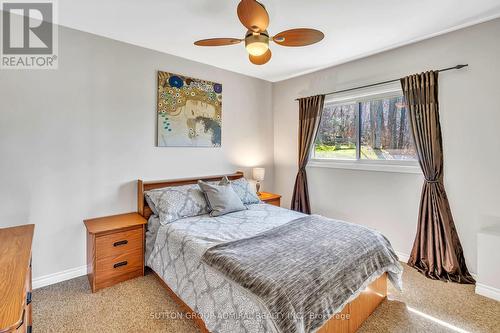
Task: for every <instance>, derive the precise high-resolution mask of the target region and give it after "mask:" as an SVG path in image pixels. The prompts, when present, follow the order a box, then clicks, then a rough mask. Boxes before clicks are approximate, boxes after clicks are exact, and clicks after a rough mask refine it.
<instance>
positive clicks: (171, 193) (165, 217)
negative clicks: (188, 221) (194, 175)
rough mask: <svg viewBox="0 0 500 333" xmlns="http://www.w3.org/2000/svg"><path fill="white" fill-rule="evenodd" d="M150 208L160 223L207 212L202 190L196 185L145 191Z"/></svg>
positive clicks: (207, 208)
mask: <svg viewBox="0 0 500 333" xmlns="http://www.w3.org/2000/svg"><path fill="white" fill-rule="evenodd" d="M144 194H145V196H146V198H147V201H148V205H149V203H150V202H151V203H152V204H153V206H154V207H151V205H150V208H151V210H152V211H153V212H156V213H158V216H159V217H160V223H161V224H167V223H170V222H173V221H175V220H178V219H181V218H183V217H191V216H197V215H202V214H207V213H208V212H209V207H208V204H207V201H206V200H205V196H204V194H203V192H202V191H201V190H200V188H199V187H198V185H196V184H191V185H182V186H172V187H165V188H160V189H156V190H150V191H146V192H145V193H144Z"/></svg>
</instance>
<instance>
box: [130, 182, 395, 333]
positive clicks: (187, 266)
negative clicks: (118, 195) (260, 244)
mask: <svg viewBox="0 0 500 333" xmlns="http://www.w3.org/2000/svg"><path fill="white" fill-rule="evenodd" d="M225 176H227V177H228V179H230V180H233V181H235V180H237V179H240V178H242V177H243V173H241V172H237V173H234V174H230V175H225ZM221 177H222V176H210V177H201V178H200V177H198V178H189V179H180V180H168V181H148V182H144V181H141V180H139V181H138V212H139V213H140V214H141V215H142V216H144V217H145V218H146V219H148V232H147V234H146V247H145V248H146V253H145V259H146V265H147V266H148V267H150V268H151V269H152V271H153V272H154V274H155V275H156V276H157V278H158V279H159V280H160V281H161V283H162V284H163V285H164V286H165V289H166V290H167V291H168V293H169V294H170V295H171V296H172V297H173V299H174V300H175V301H176V302H177V303H178V304H179V305H180V306H181V308H182V309H183V310H184V311H185V312H186V313H188V314H189V318H192V319H194V320H195V321H196V323H197V325H198V327H199V328H200V330H201V331H202V332H221V333H224V332H284V331H288V330H284V329H283V326H282V325H281V326H280V321H281V322H282V321H283V320H284V319H283V318H277V317H276V316H273V315H274V314H275V312H273V311H270V307H269V303H266V302H264V301H263V299H262V297H259V296H258V295H256V294H255V293H254V292H252V290H251V289H250V288H248V287H247V286H245V285H244V284H242V283H241V282H238V281H237V280H235V279H233V278H230V277H229V276H228V275H227V274H225V273H224V272H223V270H222V269H218V268H217V267H216V266H215V267H214V265H210V264H208V263H207V261H206V260H204V259H206V258H205V257H206V254H207V253H208V252H209V250H212V249H216V248H218V247H220V246H225V245H226V244H232V243H234V242H237V241H240V240H247V239H252V238H254V237H255V236H256V235H262V234H267V233H271V232H273V231H276V230H280V229H279V228H288V226H289V225H291V223H292V222H294V221H298V220H300V219H303V218H306V216H305V215H304V214H302V213H298V212H294V211H291V210H287V209H284V208H280V207H275V206H272V205H268V204H263V203H257V204H251V205H248V206H247V209H246V210H243V211H239V212H234V213H230V214H227V215H223V216H219V217H210V216H209V215H207V214H203V215H199V216H191V217H186V218H181V219H178V220H176V221H174V222H172V223H168V224H166V225H162V224H160V222H159V218H158V216H156V215H154V214H153V212H152V210H151V208H150V207H149V205H148V203H147V201H146V200H145V198H144V193H145V192H146V191H149V190H153V189H159V188H165V187H172V186H181V185H187V184H195V183H196V182H197V181H198V180H204V181H207V182H216V181H218V180H220V179H221ZM230 250H231V249H230ZM396 266H397V264H396ZM396 266H394V267H391V269H390V271H388V272H385V271H384V272H377V274H376V276H375V275H373V276H372V277H371V278H370V279H369V280H367V281H366V288H364V287H365V286H363V289H362V290H360V291H358V292H353V294H352V295H351V297H349V298H348V299H346V300H345V302H344V303H343V305H344V306H343V307H342V308H340V309H339V311H338V312H336V313H332V314H331V315H328V317H327V318H326V319H323V320H322V321H321V326H320V327H318V325H316V326H313V327H314V329H312V330H309V329H308V330H306V331H316V332H320V333H331V332H355V331H356V330H357V329H358V328H359V327H360V326H361V324H362V323H363V321H364V320H366V318H368V316H369V315H370V314H371V313H372V312H373V311H374V310H375V309H376V308H377V306H378V305H379V304H380V303H381V302H382V301H383V300H384V299H385V298H386V295H387V280H388V273H389V274H391V276H392V277H394V276H396V275H398V274H399V278H400V273H401V272H400V271H398V270H399V269H400V268H399V267H396ZM293 320H296V318H292V319H285V321H293ZM297 327H299V328H298V330H296V331H302V330H301V328H300V326H297ZM293 328H294V329H295V328H296V327H295V326H294V327H293Z"/></svg>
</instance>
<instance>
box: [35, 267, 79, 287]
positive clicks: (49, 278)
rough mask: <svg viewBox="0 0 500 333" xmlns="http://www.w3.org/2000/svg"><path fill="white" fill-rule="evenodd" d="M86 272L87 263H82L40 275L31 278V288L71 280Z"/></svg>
mask: <svg viewBox="0 0 500 333" xmlns="http://www.w3.org/2000/svg"><path fill="white" fill-rule="evenodd" d="M86 274H87V265H83V266H80V267H75V268H70V269H67V270H65V271H61V272H57V273H52V274H48V275H44V276H40V277H38V278H36V279H33V289H37V288H41V287H45V286H48V285H51V284H55V283H58V282H62V281H66V280H71V279H74V278H76V277H79V276H82V275H86Z"/></svg>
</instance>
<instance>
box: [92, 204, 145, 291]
mask: <svg viewBox="0 0 500 333" xmlns="http://www.w3.org/2000/svg"><path fill="white" fill-rule="evenodd" d="M83 222H84V223H85V226H86V227H87V273H88V278H89V282H90V286H91V288H92V292H96V291H98V290H99V289H103V288H106V287H110V286H112V285H114V284H116V283H118V282H122V281H125V280H128V279H132V278H135V277H138V276H142V275H144V232H145V230H144V229H145V224H146V223H147V221H146V219H144V218H143V217H142V216H141V215H139V214H137V213H128V214H120V215H113V216H106V217H100V218H96V219H90V220H85V221H83Z"/></svg>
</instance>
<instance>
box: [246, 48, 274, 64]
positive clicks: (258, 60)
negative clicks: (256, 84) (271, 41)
mask: <svg viewBox="0 0 500 333" xmlns="http://www.w3.org/2000/svg"><path fill="white" fill-rule="evenodd" d="M271 56H272V53H271V50H269V49H268V50H267V52H266V53H264V54H263V55H260V56H253V55H251V54H249V55H248V58H249V59H250V62H251V63H252V64H254V65H264V64H265V63H267V62H268V61H269V60H271Z"/></svg>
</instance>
